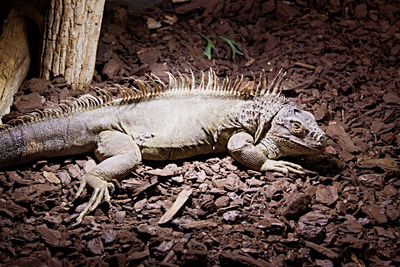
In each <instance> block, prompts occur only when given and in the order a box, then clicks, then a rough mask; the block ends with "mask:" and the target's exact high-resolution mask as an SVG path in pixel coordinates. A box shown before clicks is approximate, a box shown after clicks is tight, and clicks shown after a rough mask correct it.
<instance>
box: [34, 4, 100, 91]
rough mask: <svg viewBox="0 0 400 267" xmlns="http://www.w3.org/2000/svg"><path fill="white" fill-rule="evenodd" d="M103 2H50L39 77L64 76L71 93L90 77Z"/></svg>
mask: <svg viewBox="0 0 400 267" xmlns="http://www.w3.org/2000/svg"><path fill="white" fill-rule="evenodd" d="M104 2H105V0H99V1H96V0H84V1H82V0H51V2H50V7H49V10H48V14H47V16H46V26H45V27H46V29H45V33H44V40H43V47H42V54H41V67H40V68H41V69H40V72H41V74H40V75H41V77H42V78H44V79H51V78H53V77H56V76H60V75H61V76H63V77H64V78H65V79H66V80H67V82H69V83H70V84H71V85H72V88H74V89H82V88H84V87H85V86H86V85H88V84H89V83H90V82H91V80H92V76H93V72H94V65H95V59H96V49H97V41H98V39H99V34H100V26H101V20H102V16H103V9H104Z"/></svg>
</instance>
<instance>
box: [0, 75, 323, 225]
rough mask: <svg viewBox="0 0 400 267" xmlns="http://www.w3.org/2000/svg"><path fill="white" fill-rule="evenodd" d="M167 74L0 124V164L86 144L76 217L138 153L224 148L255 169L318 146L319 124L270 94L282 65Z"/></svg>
mask: <svg viewBox="0 0 400 267" xmlns="http://www.w3.org/2000/svg"><path fill="white" fill-rule="evenodd" d="M168 75H169V82H168V83H167V84H165V83H164V82H163V81H162V80H161V79H160V78H158V77H156V76H154V75H148V79H147V80H146V81H142V80H135V81H134V83H133V84H134V86H131V87H130V88H126V87H121V95H122V96H121V97H118V98H117V97H113V96H112V95H111V94H110V93H109V92H107V91H106V90H102V89H97V95H96V96H93V95H90V94H88V95H84V96H82V97H80V98H77V99H74V100H69V101H66V102H63V103H61V104H60V106H59V108H58V109H54V110H44V111H36V112H33V113H29V114H26V115H23V116H22V117H19V118H17V119H15V120H12V121H10V122H9V123H8V124H4V125H1V126H0V167H5V166H9V165H13V164H18V163H22V162H27V161H30V160H35V159H40V158H50V157H54V156H65V155H73V154H78V153H84V152H89V151H95V154H96V157H97V159H98V160H99V161H100V163H99V164H97V165H96V166H95V167H94V168H93V169H92V170H90V171H88V172H87V173H86V174H84V175H83V177H82V179H81V183H80V187H79V189H78V191H77V193H76V197H79V196H80V195H81V193H82V191H83V189H84V188H85V187H86V185H89V186H90V187H92V188H93V193H92V196H91V198H90V200H89V201H88V204H87V205H86V207H85V208H84V210H83V211H82V212H81V213H80V215H79V216H78V218H77V222H78V223H80V222H81V221H82V219H83V217H84V216H85V215H86V214H87V213H88V212H90V211H92V210H94V209H95V208H96V207H97V206H98V205H99V204H100V203H101V202H102V201H103V200H105V201H107V202H109V201H110V192H109V190H112V189H113V188H114V186H113V184H112V182H111V180H112V179H121V178H123V177H124V176H126V175H127V174H129V172H131V171H132V170H133V169H134V168H135V167H136V166H137V165H138V164H139V163H140V162H141V160H142V159H146V160H175V159H182V158H188V157H192V156H195V155H199V154H208V153H221V152H225V151H229V152H230V154H231V155H232V157H233V158H234V159H235V160H237V161H238V162H239V163H241V164H243V165H244V166H246V167H248V168H251V169H254V170H258V171H278V172H282V173H285V174H287V173H288V172H293V173H296V174H303V171H302V167H301V166H299V165H297V164H294V163H291V162H287V161H282V160H276V159H278V158H281V157H286V156H296V155H309V154H318V153H320V152H321V149H322V148H323V147H324V146H325V144H326V136H325V133H324V132H323V131H322V130H321V129H320V128H319V127H318V125H317V122H316V121H315V118H314V116H313V115H312V114H311V113H310V112H307V111H303V110H300V109H299V108H298V107H297V106H296V105H294V104H292V103H290V102H289V101H288V100H287V99H286V98H285V97H283V96H281V95H280V91H281V85H282V81H283V75H282V70H281V71H279V73H278V75H277V76H276V77H275V78H274V79H273V80H272V82H271V83H270V84H268V77H267V75H266V74H265V71H262V72H260V75H259V77H258V78H254V75H253V81H244V79H243V76H241V77H237V78H233V79H231V78H225V79H219V78H218V77H217V75H216V74H215V72H214V71H213V70H211V69H210V71H208V72H207V73H202V75H201V78H200V82H196V81H195V77H194V74H193V72H191V74H190V75H186V74H180V73H179V74H178V75H175V76H174V75H172V74H170V73H168Z"/></svg>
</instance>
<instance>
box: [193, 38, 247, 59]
mask: <svg viewBox="0 0 400 267" xmlns="http://www.w3.org/2000/svg"><path fill="white" fill-rule="evenodd" d="M199 35H200V36H201V37H203V38H204V39H206V41H207V46H206V48H205V49H204V51H203V54H204V55H205V56H206V57H207V58H208V60H211V58H212V50H214V51H215V53H216V54H217V56H218V50H217V48H216V47H215V45H214V43H213V42H212V41H211V38H210V37H208V36H207V35H204V34H202V33H199ZM218 38H219V39H222V40H224V41H225V42H226V43H227V44H228V45H229V47H230V48H231V51H232V59H235V56H236V54H238V55H241V56H243V53H242V52H241V51H240V50H239V49H237V47H236V46H237V43H236V42H235V41H233V40H231V39H229V38H227V37H225V36H222V35H220V36H218Z"/></svg>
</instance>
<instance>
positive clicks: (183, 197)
mask: <svg viewBox="0 0 400 267" xmlns="http://www.w3.org/2000/svg"><path fill="white" fill-rule="evenodd" d="M192 192H193V189H191V188H190V189H183V190H182V191H181V192H180V193H179V195H178V197H177V198H176V200H175V202H174V204H173V205H172V207H171V208H170V209H169V210H168V211H167V212H166V213H165V214H164V215H163V216H162V217H161V218H160V220H159V221H158V224H165V223H167V222H169V221H170V220H171V219H172V218H173V217H174V216H175V214H176V213H177V212H178V211H179V210H180V209H181V207H182V206H183V205H184V204H185V203H186V201H187V200H188V199H189V197H190V195H191V194H192Z"/></svg>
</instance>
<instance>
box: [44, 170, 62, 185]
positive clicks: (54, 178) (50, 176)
mask: <svg viewBox="0 0 400 267" xmlns="http://www.w3.org/2000/svg"><path fill="white" fill-rule="evenodd" d="M43 176H44V178H46V180H47V181H49V182H50V183H53V184H59V183H60V179H58V178H57V176H56V175H55V174H54V173H52V172H47V171H43Z"/></svg>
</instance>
